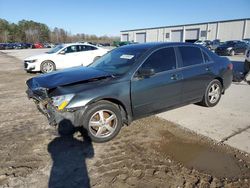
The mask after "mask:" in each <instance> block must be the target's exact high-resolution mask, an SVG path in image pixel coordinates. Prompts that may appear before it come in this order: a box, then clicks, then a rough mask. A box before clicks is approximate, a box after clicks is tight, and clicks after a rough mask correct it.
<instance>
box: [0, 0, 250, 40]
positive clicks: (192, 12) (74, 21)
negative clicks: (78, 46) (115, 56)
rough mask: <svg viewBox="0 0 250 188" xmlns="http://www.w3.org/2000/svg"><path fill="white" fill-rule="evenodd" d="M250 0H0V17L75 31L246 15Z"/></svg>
mask: <svg viewBox="0 0 250 188" xmlns="http://www.w3.org/2000/svg"><path fill="white" fill-rule="evenodd" d="M249 7H250V0H237V1H235V0H0V18H2V19H6V20H7V21H9V22H12V23H17V22H18V21H20V20H22V19H25V20H33V21H36V22H40V23H44V24H46V25H48V26H49V28H51V29H53V28H54V27H59V28H63V29H65V30H66V31H68V32H70V33H72V34H77V33H85V34H95V35H97V36H102V35H108V36H119V35H120V31H121V30H128V29H138V28H146V27H160V26H169V25H178V24H189V23H199V22H207V21H217V20H228V19H239V18H250V9H249Z"/></svg>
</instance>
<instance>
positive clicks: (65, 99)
mask: <svg viewBox="0 0 250 188" xmlns="http://www.w3.org/2000/svg"><path fill="white" fill-rule="evenodd" d="M73 97H74V95H73V94H69V95H61V96H56V97H52V103H53V105H54V106H56V107H57V108H58V110H63V109H64V108H65V107H66V106H67V105H68V104H69V102H70V101H71V99H72V98H73Z"/></svg>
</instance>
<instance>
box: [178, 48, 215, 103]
mask: <svg viewBox="0 0 250 188" xmlns="http://www.w3.org/2000/svg"><path fill="white" fill-rule="evenodd" d="M178 49H179V54H180V57H181V60H182V74H183V91H182V102H183V103H185V102H188V101H192V100H195V99H201V98H202V97H203V95H204V93H205V90H206V87H207V85H208V83H209V82H210V81H211V80H212V79H213V77H214V76H213V72H214V66H213V64H214V63H213V61H212V59H211V58H210V57H209V56H208V55H207V54H206V52H204V51H203V50H202V49H200V48H199V47H195V46H180V47H178ZM204 59H205V61H206V63H205V62H204Z"/></svg>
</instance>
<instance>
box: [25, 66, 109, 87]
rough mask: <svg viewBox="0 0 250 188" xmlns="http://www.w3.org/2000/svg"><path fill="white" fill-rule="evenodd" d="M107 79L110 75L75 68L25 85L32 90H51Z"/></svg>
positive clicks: (89, 69) (86, 68) (30, 80)
mask: <svg viewBox="0 0 250 188" xmlns="http://www.w3.org/2000/svg"><path fill="white" fill-rule="evenodd" d="M107 77H112V74H111V73H107V72H104V71H100V70H96V69H93V68H89V67H75V68H70V69H64V70H62V71H55V72H52V73H48V74H43V75H40V76H37V77H34V78H31V79H29V80H28V81H27V85H28V87H29V88H30V89H32V90H37V89H40V88H44V89H53V88H56V87H58V86H65V85H70V84H75V83H79V82H88V81H93V80H95V79H97V80H100V79H104V78H107Z"/></svg>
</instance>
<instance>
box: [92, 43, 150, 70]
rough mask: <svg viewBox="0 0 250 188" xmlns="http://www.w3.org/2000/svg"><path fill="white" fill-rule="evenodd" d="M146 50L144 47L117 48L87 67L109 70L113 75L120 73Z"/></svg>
mask: <svg viewBox="0 0 250 188" xmlns="http://www.w3.org/2000/svg"><path fill="white" fill-rule="evenodd" d="M146 50H147V49H146V48H136V47H130V48H117V49H115V50H113V51H111V52H109V53H107V54H106V55H104V56H102V57H101V58H100V59H98V60H96V61H95V62H94V63H92V64H90V65H89V67H92V68H95V69H98V70H102V71H105V72H110V73H112V74H113V75H121V74H124V73H126V72H127V71H128V70H129V69H130V67H132V65H133V64H134V63H135V61H136V60H137V59H138V58H139V57H140V56H141V55H142V54H143V53H144V52H145V51H146Z"/></svg>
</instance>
